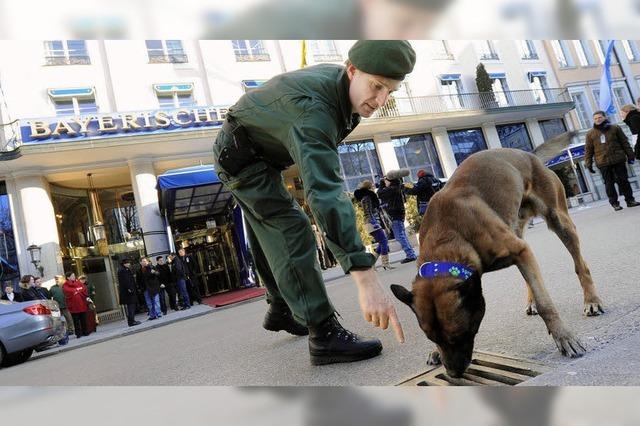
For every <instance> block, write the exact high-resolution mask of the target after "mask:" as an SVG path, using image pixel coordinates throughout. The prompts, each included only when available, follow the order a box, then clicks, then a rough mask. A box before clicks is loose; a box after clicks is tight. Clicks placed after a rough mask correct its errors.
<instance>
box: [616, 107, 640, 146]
mask: <svg viewBox="0 0 640 426" xmlns="http://www.w3.org/2000/svg"><path fill="white" fill-rule="evenodd" d="M620 115H621V116H622V120H623V121H624V122H625V124H626V125H627V126H629V130H631V134H632V135H633V139H634V140H633V143H634V145H635V146H634V151H633V153H634V155H635V156H636V158H640V143H638V136H639V135H640V111H638V108H636V106H635V105H631V104H628V105H625V106H623V107H622V108H620Z"/></svg>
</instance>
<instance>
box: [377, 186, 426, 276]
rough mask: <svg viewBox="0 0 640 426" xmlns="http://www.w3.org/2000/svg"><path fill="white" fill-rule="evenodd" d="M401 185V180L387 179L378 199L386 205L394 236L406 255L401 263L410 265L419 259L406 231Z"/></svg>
mask: <svg viewBox="0 0 640 426" xmlns="http://www.w3.org/2000/svg"><path fill="white" fill-rule="evenodd" d="M401 184H402V181H401V179H385V187H384V188H383V189H381V190H379V191H378V197H380V202H381V203H383V204H385V205H386V208H385V210H386V211H387V213H388V214H389V216H390V217H391V228H392V229H393V235H394V237H395V239H396V241H397V242H399V243H400V246H401V247H402V250H404V253H405V255H406V257H405V258H404V259H402V260H401V261H400V263H410V262H413V261H415V260H416V258H417V257H416V252H415V251H414V250H413V247H412V246H411V243H410V242H409V238H408V237H407V233H406V231H405V229H404V219H405V214H406V209H405V207H404V194H403V192H402V186H401Z"/></svg>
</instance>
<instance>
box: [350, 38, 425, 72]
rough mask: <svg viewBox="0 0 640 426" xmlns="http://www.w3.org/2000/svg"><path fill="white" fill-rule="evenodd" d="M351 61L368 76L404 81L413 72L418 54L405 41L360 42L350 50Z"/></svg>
mask: <svg viewBox="0 0 640 426" xmlns="http://www.w3.org/2000/svg"><path fill="white" fill-rule="evenodd" d="M349 60H350V61H351V63H352V64H353V65H354V66H355V67H356V68H358V69H359V70H360V71H364V72H366V73H368V74H374V75H380V76H383V77H388V78H392V79H394V80H404V77H405V76H406V75H407V74H409V73H410V72H411V71H413V66H414V65H415V63H416V52H415V51H414V50H413V48H412V47H411V45H410V44H409V42H408V41H404V40H360V41H357V42H356V44H354V45H353V46H352V47H351V49H349Z"/></svg>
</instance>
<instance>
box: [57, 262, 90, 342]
mask: <svg viewBox="0 0 640 426" xmlns="http://www.w3.org/2000/svg"><path fill="white" fill-rule="evenodd" d="M65 277H66V278H67V279H66V281H65V282H64V284H63V285H62V291H63V292H64V298H65V303H66V304H67V308H68V309H69V312H71V317H72V318H73V328H74V330H75V332H76V337H77V338H78V339H79V338H81V337H84V336H88V335H89V330H88V328H87V310H88V306H87V303H88V301H89V293H88V292H87V287H85V285H84V284H82V283H81V282H80V281H78V280H77V279H76V274H74V273H73V272H71V271H69V272H67V273H65Z"/></svg>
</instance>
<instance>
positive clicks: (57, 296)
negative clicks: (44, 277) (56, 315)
mask: <svg viewBox="0 0 640 426" xmlns="http://www.w3.org/2000/svg"><path fill="white" fill-rule="evenodd" d="M53 280H54V284H53V285H52V286H51V288H50V289H49V293H50V294H51V300H55V301H56V302H57V303H58V307H59V308H60V313H62V316H63V317H64V319H65V320H67V336H68V335H70V334H75V328H74V327H73V317H72V316H71V312H69V309H68V308H67V302H66V300H65V297H64V291H62V286H63V285H64V277H63V276H62V275H55V276H54V277H53Z"/></svg>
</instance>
